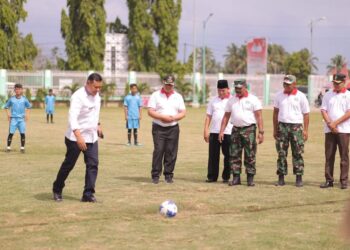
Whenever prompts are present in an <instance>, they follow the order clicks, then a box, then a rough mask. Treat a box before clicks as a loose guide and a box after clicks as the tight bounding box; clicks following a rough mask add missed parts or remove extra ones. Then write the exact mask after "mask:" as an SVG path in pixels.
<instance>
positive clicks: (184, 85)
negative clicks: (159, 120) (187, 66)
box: [175, 79, 192, 99]
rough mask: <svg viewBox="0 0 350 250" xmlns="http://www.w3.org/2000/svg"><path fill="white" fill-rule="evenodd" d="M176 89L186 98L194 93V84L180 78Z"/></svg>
mask: <svg viewBox="0 0 350 250" xmlns="http://www.w3.org/2000/svg"><path fill="white" fill-rule="evenodd" d="M175 88H176V90H177V91H178V92H179V93H180V94H181V95H182V96H183V97H184V99H186V98H188V97H190V95H191V94H192V84H191V83H189V82H185V81H184V80H181V79H178V80H177V81H176V84H175Z"/></svg>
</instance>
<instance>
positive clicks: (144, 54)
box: [127, 0, 157, 72]
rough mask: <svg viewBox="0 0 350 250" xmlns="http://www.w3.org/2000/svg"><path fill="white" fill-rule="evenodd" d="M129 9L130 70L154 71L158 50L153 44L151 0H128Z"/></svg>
mask: <svg viewBox="0 0 350 250" xmlns="http://www.w3.org/2000/svg"><path fill="white" fill-rule="evenodd" d="M127 4H128V8H129V31H128V40H129V51H128V56H129V69H130V70H135V71H146V72H149V71H154V70H155V67H156V64H157V49H156V46H155V44H154V42H153V20H152V16H151V15H150V13H149V12H150V8H151V5H150V2H149V0H127Z"/></svg>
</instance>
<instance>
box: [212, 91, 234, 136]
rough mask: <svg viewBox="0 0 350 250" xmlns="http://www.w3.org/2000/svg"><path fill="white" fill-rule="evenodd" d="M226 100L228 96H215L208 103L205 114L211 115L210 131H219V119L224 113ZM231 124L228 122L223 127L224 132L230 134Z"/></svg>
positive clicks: (216, 132) (217, 132) (220, 119)
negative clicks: (222, 97)
mask: <svg viewBox="0 0 350 250" xmlns="http://www.w3.org/2000/svg"><path fill="white" fill-rule="evenodd" d="M228 100H229V98H224V99H221V98H220V97H218V96H216V97H214V98H213V99H212V100H211V101H210V102H209V103H208V107H207V115H210V116H211V124H210V133H215V134H219V133H220V128H221V121H222V118H223V117H224V115H225V107H226V104H227V102H228ZM232 126H233V125H232V124H231V122H229V123H228V124H227V126H226V128H225V131H224V134H226V135H230V134H231V131H232Z"/></svg>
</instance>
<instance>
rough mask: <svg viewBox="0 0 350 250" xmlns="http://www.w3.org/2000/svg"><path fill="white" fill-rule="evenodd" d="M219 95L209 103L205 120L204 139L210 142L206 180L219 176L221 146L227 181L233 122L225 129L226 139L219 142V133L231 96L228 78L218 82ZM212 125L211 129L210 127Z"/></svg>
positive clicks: (214, 180) (209, 180)
mask: <svg viewBox="0 0 350 250" xmlns="http://www.w3.org/2000/svg"><path fill="white" fill-rule="evenodd" d="M217 91H218V95H217V96H215V97H214V98H213V99H212V100H211V101H210V102H209V104H208V107H207V115H206V118H205V122H204V140H205V141H206V142H207V143H209V158H208V174H207V180H206V182H216V181H217V179H218V176H219V165H220V148H221V151H222V153H223V155H224V170H223V171H222V180H223V182H224V183H227V182H228V180H229V179H230V173H231V170H230V161H229V157H230V153H229V150H230V137H231V131H232V124H231V123H229V124H228V125H227V127H226V129H225V131H224V139H223V141H222V143H220V142H219V133H220V126H221V121H222V118H223V116H224V114H225V107H226V104H227V102H228V100H229V98H230V97H231V95H230V89H229V87H228V82H227V80H219V81H218V83H217ZM209 127H210V129H209Z"/></svg>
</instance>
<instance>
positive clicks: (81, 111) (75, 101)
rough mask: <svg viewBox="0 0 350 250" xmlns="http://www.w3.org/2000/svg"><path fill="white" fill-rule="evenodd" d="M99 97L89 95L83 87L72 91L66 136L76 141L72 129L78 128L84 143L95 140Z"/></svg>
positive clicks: (99, 104)
mask: <svg viewBox="0 0 350 250" xmlns="http://www.w3.org/2000/svg"><path fill="white" fill-rule="evenodd" d="M100 107H101V97H100V95H99V93H97V94H96V95H95V96H93V95H89V94H88V92H87V91H86V89H85V87H82V88H80V89H78V90H77V91H75V92H74V94H73V95H72V97H71V101H70V107H69V121H68V129H67V132H66V137H67V138H68V139H69V140H71V141H76V140H77V139H76V137H75V135H74V132H73V131H74V130H76V129H79V131H80V134H81V136H82V137H83V138H84V140H85V142H86V143H94V142H96V141H97V139H98V136H97V128H98V122H99V116H100Z"/></svg>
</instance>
